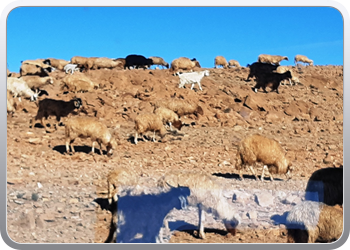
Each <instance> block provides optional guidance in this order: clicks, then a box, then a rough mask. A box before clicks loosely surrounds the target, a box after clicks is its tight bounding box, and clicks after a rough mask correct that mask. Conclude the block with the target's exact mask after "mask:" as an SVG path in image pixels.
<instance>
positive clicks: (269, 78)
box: [254, 70, 292, 94]
mask: <svg viewBox="0 0 350 250" xmlns="http://www.w3.org/2000/svg"><path fill="white" fill-rule="evenodd" d="M291 78H292V73H291V72H290V71H289V70H288V71H287V72H285V73H282V74H280V73H270V74H266V75H264V76H262V77H259V78H257V79H256V85H255V86H254V91H255V93H256V92H258V89H260V88H263V90H264V92H265V93H267V91H266V87H271V88H272V90H271V92H272V91H274V90H276V92H277V94H279V92H278V87H279V86H280V83H281V81H283V80H289V79H291Z"/></svg>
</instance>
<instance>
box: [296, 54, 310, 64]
mask: <svg viewBox="0 0 350 250" xmlns="http://www.w3.org/2000/svg"><path fill="white" fill-rule="evenodd" d="M298 62H303V63H308V64H309V66H312V65H314V61H313V60H311V59H309V58H307V57H306V56H303V55H296V56H295V57H294V63H295V66H297V63H298Z"/></svg>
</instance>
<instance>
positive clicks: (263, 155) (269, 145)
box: [236, 134, 292, 181]
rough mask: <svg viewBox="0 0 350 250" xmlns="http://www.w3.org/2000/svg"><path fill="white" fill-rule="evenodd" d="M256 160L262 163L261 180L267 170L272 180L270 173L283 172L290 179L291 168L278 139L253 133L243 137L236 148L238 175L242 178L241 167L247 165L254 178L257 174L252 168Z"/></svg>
mask: <svg viewBox="0 0 350 250" xmlns="http://www.w3.org/2000/svg"><path fill="white" fill-rule="evenodd" d="M257 162H261V163H263V164H264V167H263V171H262V174H261V181H263V180H264V172H265V171H267V172H268V174H269V175H270V179H271V181H273V177H272V173H274V174H275V173H276V174H285V175H286V176H287V178H288V179H290V177H291V176H290V172H291V170H292V167H291V164H290V163H288V160H287V157H286V153H285V151H284V150H283V149H282V147H281V145H280V144H279V142H278V141H276V140H273V139H269V138H266V137H264V136H262V135H259V134H253V135H251V136H248V137H246V138H245V139H243V140H242V141H241V142H240V143H239V145H238V150H237V161H236V169H237V170H239V177H240V178H241V180H244V179H243V175H242V168H243V167H245V166H249V168H250V170H251V171H252V173H253V175H254V176H255V178H256V180H258V179H259V178H258V176H257V174H256V173H255V171H254V169H253V165H254V164H255V163H257Z"/></svg>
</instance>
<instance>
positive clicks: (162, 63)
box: [149, 56, 169, 69]
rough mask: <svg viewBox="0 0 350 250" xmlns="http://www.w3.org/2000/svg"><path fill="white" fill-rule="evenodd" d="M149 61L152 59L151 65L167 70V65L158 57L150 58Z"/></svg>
mask: <svg viewBox="0 0 350 250" xmlns="http://www.w3.org/2000/svg"><path fill="white" fill-rule="evenodd" d="M149 59H152V61H153V65H161V66H162V67H166V68H167V69H168V68H169V63H167V62H166V61H164V59H163V58H161V57H159V56H150V57H149Z"/></svg>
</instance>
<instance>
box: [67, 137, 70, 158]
mask: <svg viewBox="0 0 350 250" xmlns="http://www.w3.org/2000/svg"><path fill="white" fill-rule="evenodd" d="M69 141H70V139H66V152H67V154H68V153H69Z"/></svg>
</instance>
